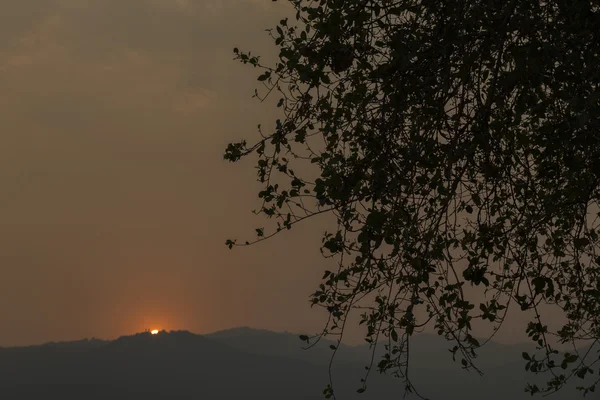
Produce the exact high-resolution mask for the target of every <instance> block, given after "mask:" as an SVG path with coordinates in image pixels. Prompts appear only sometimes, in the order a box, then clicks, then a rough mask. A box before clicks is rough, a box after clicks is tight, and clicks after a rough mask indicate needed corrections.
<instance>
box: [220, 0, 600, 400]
mask: <svg viewBox="0 0 600 400" xmlns="http://www.w3.org/2000/svg"><path fill="white" fill-rule="evenodd" d="M290 2H291V3H292V4H293V6H294V7H295V9H296V11H297V13H296V18H295V21H294V22H293V23H292V22H290V20H288V19H284V20H281V21H280V23H279V24H278V25H277V27H276V28H275V29H273V30H269V32H270V35H271V36H272V38H273V39H274V41H275V45H276V46H278V48H279V60H278V61H277V62H276V64H275V65H274V66H267V65H263V64H262V63H261V61H260V57H257V56H253V55H252V54H251V53H249V52H248V53H246V52H243V51H241V50H239V49H237V48H236V49H234V53H235V56H236V59H238V60H240V61H241V62H243V63H245V64H251V65H252V66H254V67H257V68H259V69H260V70H261V74H260V76H259V77H258V81H260V82H261V83H262V84H263V85H264V87H265V89H266V94H264V95H261V94H259V93H258V92H256V97H258V98H259V99H261V100H262V99H264V97H266V96H268V95H276V94H279V95H280V100H279V102H278V104H277V107H280V108H281V110H282V113H283V115H284V117H283V118H282V119H281V120H277V123H276V128H275V129H274V131H273V132H272V133H270V134H264V133H263V132H262V131H261V135H262V139H261V140H260V141H258V142H257V143H255V144H252V145H249V144H247V142H246V141H241V142H239V143H232V144H230V145H229V146H228V147H227V150H226V153H225V159H227V160H230V161H237V160H239V159H240V158H241V157H244V156H248V155H255V156H256V157H257V158H258V162H257V168H258V180H259V181H260V182H261V184H262V185H263V187H262V190H261V191H260V193H259V197H260V198H261V199H262V206H261V208H260V210H258V211H257V212H258V213H262V214H265V215H266V216H267V217H269V218H272V219H274V220H276V221H277V222H276V226H273V230H272V231H271V232H265V231H264V230H263V229H262V228H259V229H256V233H257V238H256V239H255V240H254V241H252V242H245V243H244V244H242V245H248V244H253V243H256V242H258V241H262V240H265V239H268V238H269V237H272V236H273V235H275V234H277V233H279V232H281V231H283V230H286V229H290V228H291V227H292V226H293V225H294V224H296V223H299V222H301V221H304V220H307V219H310V218H311V217H313V216H315V215H317V214H322V213H330V214H333V215H334V216H335V218H336V220H337V229H336V230H335V231H334V232H329V233H326V234H325V236H324V238H323V244H322V252H323V254H324V255H325V256H326V257H332V258H335V259H336V260H337V262H338V269H337V270H335V271H326V272H325V274H324V276H323V282H322V284H321V285H320V286H319V288H318V290H317V291H316V292H315V293H314V294H313V295H312V302H313V304H315V305H319V306H322V307H325V308H326V309H327V310H328V311H329V313H330V319H329V322H328V324H327V326H326V328H325V329H324V331H323V335H338V336H337V337H338V339H339V340H341V337H342V335H343V330H344V327H345V324H346V321H347V317H348V315H349V313H351V312H352V311H354V310H361V312H362V318H361V321H360V324H364V325H365V326H366V328H367V334H366V340H367V341H368V342H370V343H373V344H376V343H379V344H380V345H382V346H385V355H384V356H383V358H381V359H380V360H375V361H374V363H373V364H372V365H371V367H369V370H370V369H371V368H376V369H378V370H379V371H381V372H393V373H394V374H396V375H397V376H399V377H401V378H402V379H403V380H404V381H405V382H406V389H407V390H408V391H412V390H414V387H413V386H412V384H411V381H410V376H409V373H408V371H409V368H408V367H409V354H410V353H409V343H410V337H411V335H413V334H416V333H417V332H420V331H421V330H422V328H423V327H425V326H430V327H433V328H435V331H437V333H438V334H439V335H442V336H444V337H446V338H447V339H448V340H449V341H451V342H453V343H452V344H451V346H453V347H452V349H451V351H452V353H453V356H455V357H458V360H460V362H461V364H462V367H463V368H466V369H477V367H476V365H475V363H474V358H475V356H476V350H477V348H478V347H480V346H481V345H483V344H484V343H480V342H479V341H478V340H477V339H475V338H474V336H473V327H472V324H473V323H474V322H475V320H481V321H484V322H486V324H489V326H490V327H491V328H492V331H493V332H494V333H495V332H496V331H497V330H498V329H500V328H501V326H502V323H503V321H504V320H505V317H506V315H507V311H508V309H509V306H511V307H512V308H516V309H517V310H521V311H523V312H527V313H529V315H531V321H530V322H529V323H528V324H527V325H526V326H525V327H524V328H525V329H526V332H527V334H528V335H529V337H530V338H531V339H532V340H533V341H534V342H535V343H536V346H537V351H536V353H535V354H523V357H524V358H525V363H526V369H527V370H528V371H532V372H534V373H540V372H547V373H549V374H551V376H549V380H548V382H547V384H546V385H540V386H537V385H528V387H527V388H526V390H528V391H530V392H531V393H532V394H533V393H537V392H553V391H557V390H559V389H560V388H561V387H563V386H564V384H565V383H566V382H567V380H568V379H569V378H571V377H574V378H576V379H579V378H584V377H586V375H588V374H591V375H592V377H593V379H592V380H593V381H594V382H593V383H592V384H588V383H589V382H590V381H589V380H586V382H588V383H586V385H585V386H583V387H580V390H582V392H583V393H584V394H586V393H588V392H593V391H594V388H595V385H596V384H597V383H598V382H599V381H600V378H598V379H596V377H595V376H593V375H594V374H597V371H596V370H595V369H593V368H592V367H593V366H594V364H595V363H599V362H600V357H599V356H598V354H597V353H596V352H595V351H590V352H588V353H580V352H579V351H578V350H577V347H576V346H575V345H576V344H577V343H585V342H586V341H587V342H588V344H590V345H591V346H593V345H595V344H597V342H598V340H599V339H600V255H597V250H598V248H599V247H598V244H599V232H598V220H599V218H600V212H599V211H600V210H599V207H598V199H599V195H600V191H599V183H600V129H599V128H600V107H599V99H600V55H599V52H600V40H599V36H600V29H599V28H598V27H600V2H598V1H592V0H588V1H584V0H569V1H566V0H557V1H540V0H520V1H516V0H509V1H497V0H492V1H487V0H486V1H483V0H460V1H459V0H453V1H443V2H440V1H432V0H321V1H307V0H290ZM259 130H260V127H259ZM311 166H312V168H311ZM315 167H316V168H315ZM315 170H316V171H317V173H316V174H315V173H314V171H315ZM226 244H227V245H228V246H229V247H230V248H231V247H233V246H236V245H238V243H237V242H236V241H234V240H228V241H227V243H226ZM240 244H241V243H240ZM544 310H551V312H552V313H555V314H558V315H559V316H560V317H561V318H562V319H563V323H561V326H560V327H559V328H558V329H551V328H550V327H549V326H548V325H547V324H546V323H545V322H544V321H545V318H544V316H545V315H547V314H545V313H544ZM492 335H493V334H492ZM319 336H320V335H317V338H318V337H319ZM303 339H306V340H308V339H309V338H307V337H303ZM556 343H562V344H570V345H572V346H573V349H574V350H573V351H571V352H569V353H562V352H559V351H557V350H556V349H555V347H556V346H555V344H556ZM594 368H595V367H594ZM367 375H368V373H367ZM365 380H366V379H365ZM580 382H583V380H581V381H580ZM365 388H366V382H363V387H362V388H361V389H360V391H364V389H365ZM326 395H327V396H332V395H333V389H332V388H331V387H328V389H327V390H326Z"/></svg>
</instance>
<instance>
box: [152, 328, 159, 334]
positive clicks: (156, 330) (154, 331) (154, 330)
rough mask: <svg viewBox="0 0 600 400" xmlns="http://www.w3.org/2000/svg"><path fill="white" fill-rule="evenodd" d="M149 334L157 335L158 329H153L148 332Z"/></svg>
mask: <svg viewBox="0 0 600 400" xmlns="http://www.w3.org/2000/svg"><path fill="white" fill-rule="evenodd" d="M150 333H151V334H153V335H158V329H153V330H151V331H150Z"/></svg>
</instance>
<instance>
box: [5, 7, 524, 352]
mask: <svg viewBox="0 0 600 400" xmlns="http://www.w3.org/2000/svg"><path fill="white" fill-rule="evenodd" d="M10 3H11V4H4V5H3V7H2V15H1V16H0V93H1V96H0V204H1V206H0V221H2V222H1V224H0V326H1V329H0V346H2V345H4V346H6V345H22V344H33V343H40V342H44V341H51V340H70V339H79V338H83V337H93V336H95V337H101V338H113V337H117V336H119V335H122V334H128V333H133V332H137V331H142V330H144V329H146V328H149V329H150V328H151V329H154V328H157V329H189V330H191V331H194V332H199V333H202V332H210V331H215V330H218V329H224V328H230V327H235V326H242V325H249V326H252V327H260V328H266V329H273V330H281V331H282V330H289V331H295V332H299V331H310V332H314V331H316V330H318V329H319V328H320V327H321V323H322V315H321V314H320V313H319V312H317V311H316V310H314V309H312V310H311V309H310V308H309V303H308V296H309V294H310V293H311V292H312V291H313V289H315V288H316V285H317V283H318V282H319V279H320V277H321V276H322V270H323V269H325V268H326V265H327V262H326V261H325V260H323V259H322V258H321V256H320V254H319V251H318V245H319V243H320V234H321V233H322V232H323V230H324V229H325V228H324V227H325V222H324V221H323V222H322V223H321V222H320V223H319V224H317V225H311V226H305V227H300V228H298V229H293V230H292V231H290V232H287V233H286V235H285V236H284V237H281V238H277V239H275V240H273V241H271V242H268V243H264V244H261V245H260V246H256V247H253V248H246V249H238V250H235V251H230V250H228V249H227V248H226V247H225V246H224V241H225V239H227V238H229V237H239V236H240V235H243V234H244V233H248V234H249V235H251V234H252V233H253V231H254V228H255V227H257V226H262V225H264V221H262V219H260V218H258V217H255V216H254V215H252V214H251V212H250V211H251V210H252V209H253V208H254V207H255V206H256V200H257V196H256V193H257V190H258V186H257V185H256V184H254V176H255V171H254V169H253V168H252V167H253V165H252V163H251V162H250V161H251V160H248V161H249V162H243V163H241V164H234V165H232V164H227V163H226V162H225V161H223V160H222V155H223V150H224V148H225V146H226V144H227V143H228V142H230V141H233V140H236V139H239V138H241V137H253V136H256V135H257V132H256V128H255V127H256V125H257V124H259V123H262V124H263V126H267V127H268V126H269V125H270V124H271V122H272V121H273V120H274V117H275V114H274V108H273V107H269V106H267V105H261V104H259V103H258V102H257V101H255V100H253V99H251V96H252V93H253V90H254V88H255V87H256V85H257V83H256V81H255V77H256V70H252V69H251V68H248V67H245V66H242V65H240V64H239V63H237V62H234V61H232V49H233V47H234V46H238V47H240V48H242V49H255V50H256V51H257V53H258V54H263V55H265V56H267V57H268V56H269V55H271V56H273V55H274V54H275V51H276V49H275V48H274V47H272V45H271V42H270V40H269V38H268V37H267V36H266V33H265V32H264V29H265V28H268V27H272V26H274V25H275V24H276V23H277V21H278V20H279V19H280V17H281V16H282V15H283V14H282V13H283V12H284V10H285V4H284V3H285V2H277V3H273V2H271V1H267V0H204V1H201V0H198V1H189V0H89V1H83V0H19V1H13V2H10ZM501 338H502V337H501ZM514 338H515V335H514V334H512V333H511V332H510V330H509V331H508V332H507V333H506V334H505V336H504V340H508V341H513V340H515V339H514Z"/></svg>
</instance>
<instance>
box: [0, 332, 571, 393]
mask: <svg viewBox="0 0 600 400" xmlns="http://www.w3.org/2000/svg"><path fill="white" fill-rule="evenodd" d="M419 340H421V341H422V342H418V341H415V346H416V350H415V351H417V349H419V350H418V351H419V352H420V353H421V354H420V356H421V358H420V359H417V358H415V362H416V364H415V367H414V368H413V370H412V372H411V373H412V374H413V375H412V376H413V377H414V381H415V383H416V384H417V385H418V388H419V389H420V390H421V392H422V394H423V395H426V396H429V397H431V398H432V399H439V400H470V399H473V400H475V399H477V400H480V399H489V400H506V399H510V400H520V399H523V400H525V399H528V398H530V396H528V395H526V394H525V393H523V385H524V384H525V381H526V379H527V378H530V376H529V375H527V376H526V375H525V374H524V371H523V364H522V363H521V362H520V361H519V360H518V354H516V357H517V358H515V357H512V356H511V357H510V360H509V359H508V358H506V355H505V354H508V353H512V351H509V350H511V349H512V350H515V351H516V350H517V349H518V346H501V345H495V344H494V345H492V346H491V349H492V350H489V352H490V354H489V358H490V359H491V360H492V362H490V361H488V363H489V366H488V368H487V371H485V372H488V373H487V374H486V375H485V376H484V377H483V378H480V377H478V376H477V375H475V374H472V373H471V374H469V373H465V372H464V371H462V370H460V368H459V367H458V365H455V364H449V363H448V361H447V360H448V358H449V357H448V352H447V351H446V350H445V349H447V344H446V343H444V342H443V341H440V339H439V338H437V337H433V336H423V337H422V338H420V339H419ZM328 345H329V344H328V343H325V342H324V343H322V344H321V345H320V346H317V347H315V348H314V349H311V350H309V351H305V350H302V349H301V347H302V342H301V341H300V340H299V339H298V336H297V335H294V334H289V333H274V332H269V331H264V330H254V329H250V328H239V329H233V330H228V331H222V332H216V333H213V334H210V335H195V334H192V333H190V332H185V331H176V332H161V333H159V334H158V335H154V336H153V335H150V334H149V333H140V334H137V335H133V336H124V337H121V338H119V339H117V340H114V341H102V340H96V339H93V340H83V341H77V342H66V343H49V344H45V345H41V346H30V347H20V348H4V349H0V393H1V394H2V395H1V398H2V399H19V400H29V399H36V400H37V399H42V398H44V399H82V400H94V399H127V400H136V399H145V400H148V399H150V400H153V399H209V400H212V399H223V400H233V399H236V400H237V399H245V400H246V399H249V400H253V399H257V400H258V399H260V400H270V399H273V400H275V399H291V400H295V399H298V400H300V399H307V400H311V399H322V398H323V396H322V394H321V392H322V389H323V388H324V387H325V386H326V384H327V383H328V368H327V364H328V362H329V356H330V354H331V351H330V350H329V348H328ZM341 350H342V351H341V352H340V359H339V360H338V362H336V364H335V366H334V369H333V378H334V387H335V388H336V393H337V394H338V396H337V398H338V400H346V399H349V400H352V399H363V400H370V399H397V398H400V397H401V395H402V393H403V392H402V386H401V385H400V382H399V381H398V380H397V379H394V378H392V377H387V376H381V375H379V374H377V373H373V374H372V376H371V377H370V378H369V379H370V381H369V382H370V383H369V388H368V390H367V392H366V393H364V394H362V395H359V394H357V393H356V389H357V388H358V387H359V386H360V378H361V376H362V373H363V372H364V366H365V365H366V361H367V360H368V359H367V358H366V356H367V354H368V348H367V347H365V346H359V347H348V346H344V347H343V348H342V349H341ZM505 359H506V361H504V360H505ZM482 361H484V359H483V358H482ZM450 363H451V361H450ZM449 367H452V368H451V369H449ZM561 396H562V397H561ZM409 398H410V399H414V398H415V397H409ZM553 398H554V399H557V400H566V399H569V400H571V399H573V398H574V396H573V393H572V392H571V393H567V392H564V393H561V394H560V395H557V396H554V397H553Z"/></svg>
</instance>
